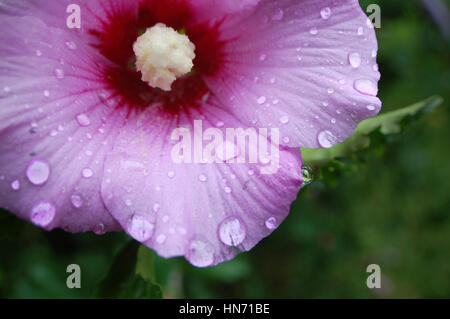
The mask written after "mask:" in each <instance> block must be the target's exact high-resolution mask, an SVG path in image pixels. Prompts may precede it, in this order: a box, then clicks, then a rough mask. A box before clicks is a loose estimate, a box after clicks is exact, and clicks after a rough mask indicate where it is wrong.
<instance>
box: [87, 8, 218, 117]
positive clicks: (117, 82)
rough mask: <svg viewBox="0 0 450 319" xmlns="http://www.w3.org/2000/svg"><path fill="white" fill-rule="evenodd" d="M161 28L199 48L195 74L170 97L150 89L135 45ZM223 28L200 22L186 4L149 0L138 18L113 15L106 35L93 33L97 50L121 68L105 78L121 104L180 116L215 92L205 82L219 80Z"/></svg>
mask: <svg viewBox="0 0 450 319" xmlns="http://www.w3.org/2000/svg"><path fill="white" fill-rule="evenodd" d="M157 23H164V24H165V25H167V26H168V27H172V28H174V29H175V30H179V31H181V30H182V31H183V32H185V33H186V35H187V36H188V37H189V39H190V41H191V42H192V43H194V44H195V47H196V49H195V54H196V58H195V59H194V61H193V63H194V69H193V72H191V73H190V74H188V75H185V76H183V77H181V78H179V79H177V80H176V81H175V82H174V83H173V85H172V90H171V91H170V92H164V91H162V90H160V89H155V88H152V87H150V86H149V85H148V84H147V83H145V82H143V81H142V80H141V73H140V72H138V71H137V70H136V69H135V67H134V61H135V56H134V52H133V43H134V42H135V41H136V39H137V37H138V36H139V35H140V33H142V32H143V31H145V30H146V29H147V28H149V27H152V26H154V25H155V24H157ZM218 28H219V23H216V24H214V25H209V24H205V23H203V24H199V23H196V21H195V19H194V17H193V12H192V10H191V8H190V6H189V4H188V3H186V2H185V1H184V0H166V1H160V0H146V1H144V2H142V3H140V5H139V8H138V12H137V14H136V12H126V11H114V12H109V13H108V15H107V17H106V19H104V20H102V30H90V33H91V34H93V35H94V36H96V37H97V38H98V40H99V43H98V44H96V45H95V46H96V47H97V48H98V49H99V50H100V52H101V53H102V54H103V55H104V56H105V57H107V58H108V59H109V60H111V61H112V62H114V64H115V66H114V67H111V68H109V69H108V70H107V71H106V73H105V79H106V81H107V83H108V86H109V88H110V89H111V90H112V91H113V92H114V93H115V95H116V96H118V97H120V104H121V105H127V106H131V107H138V108H145V107H148V106H149V105H151V104H154V103H157V104H159V105H163V107H164V109H165V110H166V111H168V112H177V113H178V112H180V111H188V108H190V107H198V106H199V105H200V103H201V102H202V99H203V98H204V97H205V96H206V95H207V94H208V93H210V92H209V89H208V88H207V86H206V84H205V82H204V80H203V77H204V76H212V75H214V74H215V73H216V72H217V71H218V70H219V69H220V66H221V64H222V61H223V55H222V51H221V48H222V44H223V43H222V42H220V41H219V34H218V32H219V31H218Z"/></svg>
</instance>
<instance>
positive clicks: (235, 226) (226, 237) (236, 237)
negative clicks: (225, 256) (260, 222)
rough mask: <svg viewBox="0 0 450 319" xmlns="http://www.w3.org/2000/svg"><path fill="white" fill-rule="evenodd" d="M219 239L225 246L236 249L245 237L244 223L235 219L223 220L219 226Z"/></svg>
mask: <svg viewBox="0 0 450 319" xmlns="http://www.w3.org/2000/svg"><path fill="white" fill-rule="evenodd" d="M218 233H219V239H220V241H221V242H222V243H224V244H225V245H227V246H232V247H236V246H239V245H240V244H242V242H243V241H244V240H245V237H246V236H247V230H246V228H245V225H244V223H243V222H242V221H241V220H240V219H239V218H237V217H233V216H231V217H228V218H225V219H224V220H223V221H222V222H221V223H220V225H219V231H218Z"/></svg>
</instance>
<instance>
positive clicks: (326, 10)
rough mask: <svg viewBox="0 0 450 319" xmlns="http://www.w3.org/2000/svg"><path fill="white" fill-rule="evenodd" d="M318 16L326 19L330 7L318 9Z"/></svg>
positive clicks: (328, 15)
mask: <svg viewBox="0 0 450 319" xmlns="http://www.w3.org/2000/svg"><path fill="white" fill-rule="evenodd" d="M320 16H321V17H322V19H324V20H328V19H329V18H330V16H331V9H330V7H325V8H323V9H322V10H320Z"/></svg>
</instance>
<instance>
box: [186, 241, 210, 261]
mask: <svg viewBox="0 0 450 319" xmlns="http://www.w3.org/2000/svg"><path fill="white" fill-rule="evenodd" d="M186 258H187V259H188V260H189V262H190V263H191V264H192V265H194V266H196V267H208V266H211V265H212V264H213V263H214V246H213V245H212V244H210V243H209V242H207V241H204V240H200V239H194V240H192V241H191V242H190V243H189V251H188V253H187V256H186Z"/></svg>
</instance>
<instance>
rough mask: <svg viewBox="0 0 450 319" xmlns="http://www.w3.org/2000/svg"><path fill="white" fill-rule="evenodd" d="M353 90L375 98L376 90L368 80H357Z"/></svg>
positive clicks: (373, 84)
mask: <svg viewBox="0 0 450 319" xmlns="http://www.w3.org/2000/svg"><path fill="white" fill-rule="evenodd" d="M354 88H355V90H356V91H358V92H359V93H361V94H364V95H370V96H377V93H378V88H377V85H376V84H375V82H373V81H372V80H369V79H359V80H356V81H355V84H354Z"/></svg>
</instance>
